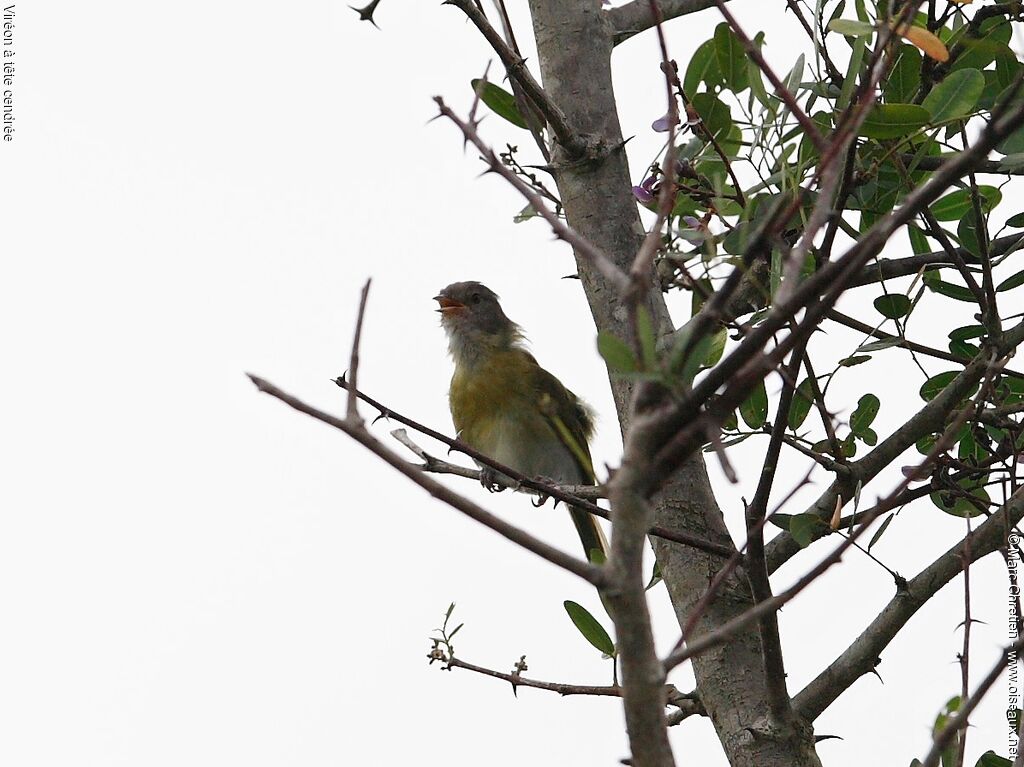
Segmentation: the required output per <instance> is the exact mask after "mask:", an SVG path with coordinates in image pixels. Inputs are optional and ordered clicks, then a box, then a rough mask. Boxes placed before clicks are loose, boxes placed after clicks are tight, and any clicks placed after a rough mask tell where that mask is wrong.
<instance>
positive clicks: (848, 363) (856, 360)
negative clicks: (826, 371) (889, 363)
mask: <svg viewBox="0 0 1024 767" xmlns="http://www.w3.org/2000/svg"><path fill="white" fill-rule="evenodd" d="M870 359H871V355H870V354H855V355H853V356H852V357H847V358H846V359H841V360H839V367H844V368H852V367H855V366H857V365H863V364H864V363H865V362H868V361H869V360H870Z"/></svg>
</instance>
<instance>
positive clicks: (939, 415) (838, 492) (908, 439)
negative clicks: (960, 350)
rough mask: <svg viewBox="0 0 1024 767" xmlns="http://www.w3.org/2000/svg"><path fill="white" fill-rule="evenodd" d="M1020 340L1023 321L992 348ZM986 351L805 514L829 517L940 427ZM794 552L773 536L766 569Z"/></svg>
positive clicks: (985, 363)
mask: <svg viewBox="0 0 1024 767" xmlns="http://www.w3.org/2000/svg"><path fill="white" fill-rule="evenodd" d="M1021 343H1024V322H1022V323H1019V324H1018V325H1016V326H1015V327H1014V328H1013V329H1011V330H1009V331H1007V332H1006V333H1005V334H1004V336H1003V339H1002V340H1001V341H1000V343H999V346H998V348H997V350H996V351H997V353H998V354H1000V355H1006V354H1009V353H1011V352H1012V351H1013V350H1014V349H1016V348H1017V346H1019V345H1020V344H1021ZM989 354H991V352H986V351H985V350H982V352H980V353H979V354H978V356H977V357H975V358H974V359H973V360H972V361H971V362H970V364H968V365H967V366H966V367H965V368H964V369H963V370H962V371H961V372H960V373H959V374H958V375H957V376H956V378H954V379H953V380H952V381H950V382H949V384H948V385H947V386H946V387H945V388H944V389H943V390H942V391H941V392H939V394H938V395H937V396H936V397H935V398H934V399H932V400H931V401H929V402H927V403H925V405H924V406H923V407H922V408H921V409H920V410H918V411H917V412H916V413H915V414H914V415H913V416H911V417H910V418H909V419H907V421H906V422H905V423H904V424H903V425H902V426H900V427H899V428H898V429H896V430H895V431H894V432H893V433H892V434H890V435H889V436H888V437H886V438H885V439H884V440H882V441H881V442H879V443H878V445H877V446H876V447H875V448H874V449H873V450H871V452H869V453H868V454H867V455H865V456H864V457H863V458H861V459H860V460H859V461H856V462H854V463H852V464H850V474H849V476H847V477H841V478H839V479H837V480H836V481H835V482H833V483H832V485H831V486H829V488H828V489H827V490H826V491H825V492H824V493H822V494H821V496H819V497H818V499H817V500H816V501H815V502H814V503H813V504H812V505H811V506H810V507H809V508H808V509H807V510H806V512H805V513H808V514H816V515H817V516H818V517H820V518H821V519H828V518H829V517H831V516H832V513H833V511H834V510H835V506H836V503H837V501H839V500H840V499H842V500H843V502H845V501H847V500H849V499H850V498H851V497H852V496H853V489H854V486H855V485H856V484H857V482H858V481H859V482H860V483H861V485H862V487H866V486H867V484H868V482H870V481H871V480H872V479H874V478H875V477H876V476H877V475H878V474H879V472H881V471H882V470H883V469H884V468H885V467H887V466H889V464H891V463H892V462H893V461H894V460H895V459H896V458H897V457H898V456H899V455H900V454H901V453H903V451H904V450H906V449H907V448H909V447H910V446H911V445H913V444H914V443H915V442H917V440H919V439H920V438H921V437H923V436H925V435H926V434H931V433H933V432H936V431H939V430H941V429H942V428H943V427H944V426H945V422H946V419H947V418H948V416H949V414H950V413H951V412H953V411H954V410H955V409H956V406H957V405H958V404H959V402H960V401H961V400H962V399H963V398H964V397H965V396H966V395H967V393H968V392H969V391H970V390H971V388H972V387H973V386H975V385H976V384H977V383H978V382H979V381H980V380H981V379H982V377H983V376H984V375H985V372H986V370H987V369H988V367H989V365H990V357H989V356H988V355H989ZM798 551H800V545H799V544H798V543H796V541H795V540H793V537H792V536H791V535H789V533H782V534H781V535H778V536H776V537H775V538H774V539H772V541H771V543H770V544H769V545H768V546H767V547H766V551H765V558H766V560H767V563H768V571H769V572H774V571H775V570H777V569H778V568H779V567H781V566H782V565H783V564H784V563H785V562H786V561H788V560H789V558H790V557H792V556H793V555H795V554H796V553H797V552H798Z"/></svg>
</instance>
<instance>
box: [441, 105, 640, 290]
mask: <svg viewBox="0 0 1024 767" xmlns="http://www.w3.org/2000/svg"><path fill="white" fill-rule="evenodd" d="M434 102H435V103H436V104H437V107H438V109H439V110H440V113H441V115H442V116H444V117H447V118H448V119H449V120H451V121H452V122H453V123H455V125H457V126H458V128H459V130H461V131H462V135H463V136H464V137H465V138H467V139H468V140H469V142H470V143H471V144H473V146H475V147H476V148H477V149H478V150H479V151H480V154H481V156H482V159H483V161H484V162H485V163H486V164H487V167H488V170H490V171H492V172H494V173H497V174H498V175H500V176H501V177H502V178H504V179H505V180H506V181H508V182H509V183H510V184H511V185H512V186H513V187H514V188H515V189H516V191H517V192H519V193H520V194H521V195H523V197H525V198H526V200H527V202H529V203H530V205H531V206H532V207H533V209H534V210H535V211H536V212H537V214H538V215H540V216H541V217H543V218H544V220H545V221H547V222H548V224H549V225H550V226H551V228H552V230H554V233H555V236H556V237H558V238H559V239H561V240H564V241H565V242H567V243H569V244H570V245H572V247H573V249H574V250H575V251H576V253H578V254H579V255H580V256H581V257H582V258H584V259H585V260H586V261H587V262H589V263H590V264H591V265H592V266H593V267H594V268H595V269H597V271H599V272H600V273H601V275H602V276H603V277H604V278H605V279H606V280H608V281H609V282H610V283H611V284H612V285H613V286H614V287H615V288H617V289H618V291H619V293H622V294H624V293H625V291H626V289H627V288H628V287H629V280H628V279H627V277H626V275H625V274H624V273H623V272H622V270H621V269H619V267H617V266H616V265H615V262H614V261H612V259H611V258H609V257H608V255H607V254H606V253H605V252H604V251H603V250H601V249H600V248H598V247H597V246H596V245H594V244H593V243H592V242H590V241H589V240H588V239H587V238H585V237H583V236H582V235H581V234H579V233H578V232H577V231H576V230H574V229H573V228H572V227H570V226H569V225H568V224H566V223H565V222H564V221H563V220H562V219H560V218H559V217H558V216H557V215H555V214H554V213H553V212H552V211H550V210H549V209H548V207H547V205H545V204H544V200H543V198H541V196H540V195H539V194H537V193H536V192H535V191H534V190H533V189H531V188H530V186H529V185H528V184H526V183H525V182H524V181H523V180H522V179H520V178H519V177H518V176H516V174H515V173H513V172H512V171H511V170H509V169H508V168H507V167H505V165H504V164H503V163H502V162H501V160H499V159H498V157H497V155H495V154H494V150H492V149H491V148H490V147H489V146H487V144H485V143H484V141H483V139H481V138H480V134H479V133H477V130H476V127H475V126H473V125H470V124H469V123H467V122H466V121H465V120H462V119H461V118H460V117H459V116H458V115H456V114H455V112H453V111H452V110H451V108H449V107H448V105H447V104H445V102H444V99H442V98H441V97H440V96H435V97H434Z"/></svg>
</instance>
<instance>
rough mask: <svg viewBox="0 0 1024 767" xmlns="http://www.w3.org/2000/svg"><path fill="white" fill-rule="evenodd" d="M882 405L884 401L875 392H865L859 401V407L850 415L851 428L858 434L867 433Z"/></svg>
mask: <svg viewBox="0 0 1024 767" xmlns="http://www.w3.org/2000/svg"><path fill="white" fill-rule="evenodd" d="M881 407H882V403H881V401H880V400H879V399H878V397H876V396H875V395H874V394H865V395H864V396H863V397H861V398H860V400H859V401H858V402H857V408H856V409H855V410H854V411H853V414H852V415H851V416H850V430H851V431H853V433H854V434H858V435H860V434H863V433H865V432H866V431H867V429H868V427H869V426H871V424H872V422H873V421H874V420H875V416H877V415H878V411H879V409H880V408H881Z"/></svg>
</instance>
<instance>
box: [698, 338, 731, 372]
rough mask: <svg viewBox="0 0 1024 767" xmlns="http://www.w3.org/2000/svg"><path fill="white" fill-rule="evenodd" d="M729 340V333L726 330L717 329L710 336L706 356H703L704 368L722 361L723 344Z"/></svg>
mask: <svg viewBox="0 0 1024 767" xmlns="http://www.w3.org/2000/svg"><path fill="white" fill-rule="evenodd" d="M728 338H729V331H728V330H727V329H726V328H719V329H718V330H716V331H715V332H714V334H712V335H711V336H710V339H709V340H710V343H709V344H708V351H707V354H706V355H705V356H704V362H703V365H704V367H708V368H710V367H714V366H715V365H717V364H718V361H719V360H720V359H722V354H723V353H724V352H725V342H726V340H728Z"/></svg>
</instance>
